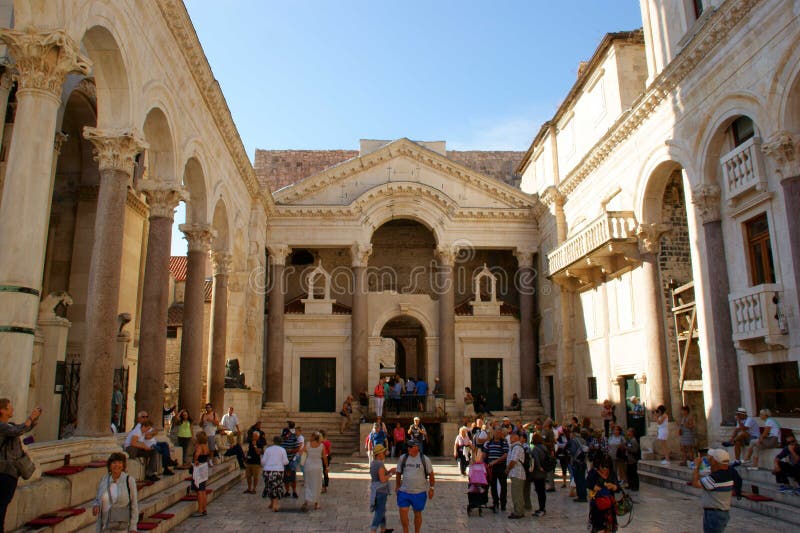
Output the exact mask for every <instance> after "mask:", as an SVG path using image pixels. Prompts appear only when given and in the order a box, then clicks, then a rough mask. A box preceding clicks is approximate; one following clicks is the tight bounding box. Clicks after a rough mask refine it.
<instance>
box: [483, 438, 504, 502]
mask: <svg viewBox="0 0 800 533" xmlns="http://www.w3.org/2000/svg"><path fill="white" fill-rule="evenodd" d="M483 452H484V453H485V454H486V463H487V464H486V466H488V467H489V470H490V471H491V473H492V475H491V483H492V486H491V489H492V511H494V512H495V513H496V512H497V510H498V508H499V509H500V510H501V511H505V510H506V499H507V493H506V491H507V490H508V488H507V487H506V459H507V458H508V441H506V438H505V434H504V433H503V430H502V429H497V430H495V431H494V432H493V433H492V440H489V441H487V442H486V443H485V444H484V445H483ZM498 485H499V488H500V490H499V493H498Z"/></svg>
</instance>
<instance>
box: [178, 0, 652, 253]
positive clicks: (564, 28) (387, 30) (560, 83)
mask: <svg viewBox="0 0 800 533" xmlns="http://www.w3.org/2000/svg"><path fill="white" fill-rule="evenodd" d="M186 6H187V9H188V10H189V14H190V16H191V18H192V21H193V22H194V25H195V29H196V31H197V34H198V36H199V38H200V42H201V43H202V45H203V49H204V50H205V53H206V56H207V57H208V61H209V63H210V64H211V68H212V70H213V71H214V75H215V76H216V78H217V79H218V80H219V82H220V85H221V86H222V90H223V92H224V94H225V98H226V100H227V102H228V106H229V107H230V109H231V113H232V114H233V118H234V121H235V122H236V125H237V127H238V129H239V133H240V134H241V136H242V140H243V141H244V145H245V148H246V150H247V153H248V155H249V156H250V158H251V160H252V158H253V155H254V153H255V149H256V148H262V149H357V148H358V140H359V139H362V138H373V139H396V138H400V137H409V138H411V139H419V140H445V141H447V146H448V148H449V149H454V150H481V149H483V150H502V149H506V150H525V149H527V147H528V146H529V144H530V142H531V140H532V139H533V136H534V135H535V134H536V131H537V130H538V128H539V125H540V124H541V123H542V122H544V121H545V120H547V119H549V118H550V117H552V115H553V113H554V112H555V110H556V108H557V106H558V104H559V102H560V101H561V100H562V99H563V98H564V96H565V95H566V93H567V91H568V90H569V88H570V87H571V85H572V83H573V82H574V81H575V76H576V72H577V67H578V62H579V61H581V60H586V59H589V57H590V56H591V55H592V53H593V52H594V50H595V48H596V47H597V44H598V43H599V42H600V40H601V39H602V37H603V35H604V34H605V33H607V32H612V31H621V30H630V29H634V28H638V27H640V26H641V24H642V23H641V15H640V13H639V2H638V0H562V1H558V2H549V1H544V0H527V1H524V0H514V1H510V0H509V1H502V0H494V1H491V2H490V1H482V2H479V1H475V0H460V1H455V0H442V1H433V0H428V1H418V0H404V1H402V2H398V1H394V2H388V1H379V0H371V1H366V0H359V1H356V0H352V1H351V0H338V1H334V0H327V1H326V0H302V1H301V0H283V1H273V0H225V1H222V2H218V1H212V0H186ZM182 219H183V213H182V210H181V212H179V213H178V214H177V215H176V218H175V220H176V225H175V228H176V232H175V234H174V235H173V253H174V254H182V253H185V248H186V247H185V241H184V240H183V239H182V238H180V237H181V236H180V234H179V232H177V223H178V222H181V221H182Z"/></svg>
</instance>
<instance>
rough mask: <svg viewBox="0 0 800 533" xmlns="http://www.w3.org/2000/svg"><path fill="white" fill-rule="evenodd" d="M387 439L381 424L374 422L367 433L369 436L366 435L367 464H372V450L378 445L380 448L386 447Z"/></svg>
mask: <svg viewBox="0 0 800 533" xmlns="http://www.w3.org/2000/svg"><path fill="white" fill-rule="evenodd" d="M387 438H388V436H387V435H386V432H385V431H384V430H383V424H382V423H378V422H375V423H374V424H372V430H371V431H370V432H369V435H367V457H368V458H369V462H372V459H373V452H372V450H373V449H374V448H375V446H376V445H378V444H380V445H381V446H386V444H387Z"/></svg>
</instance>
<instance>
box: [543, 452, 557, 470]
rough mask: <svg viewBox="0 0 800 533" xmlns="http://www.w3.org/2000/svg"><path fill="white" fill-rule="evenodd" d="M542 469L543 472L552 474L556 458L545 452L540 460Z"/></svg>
mask: <svg viewBox="0 0 800 533" xmlns="http://www.w3.org/2000/svg"><path fill="white" fill-rule="evenodd" d="M542 468H543V469H544V471H545V472H553V471H555V469H556V458H555V457H554V456H553V454H551V453H550V451H549V450H547V451H546V452H545V454H544V459H542Z"/></svg>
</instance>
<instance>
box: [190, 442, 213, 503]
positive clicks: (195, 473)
mask: <svg viewBox="0 0 800 533" xmlns="http://www.w3.org/2000/svg"><path fill="white" fill-rule="evenodd" d="M208 442H209V438H208V435H207V434H206V432H205V431H202V430H201V431H198V432H197V443H196V444H195V446H194V457H193V460H192V464H193V466H192V490H193V491H195V492H197V512H196V513H194V514H192V516H193V517H198V516H206V514H207V511H206V509H207V507H208V493H207V492H206V483H207V482H208V474H209V471H208V467H209V462H210V461H211V448H210V447H209V445H208Z"/></svg>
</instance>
